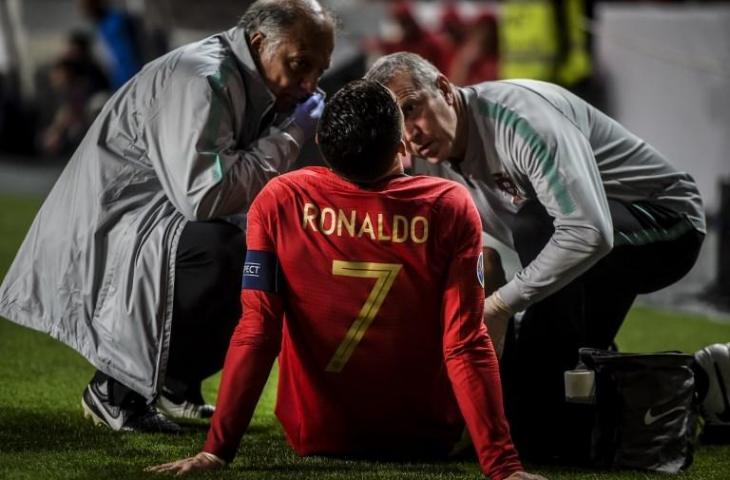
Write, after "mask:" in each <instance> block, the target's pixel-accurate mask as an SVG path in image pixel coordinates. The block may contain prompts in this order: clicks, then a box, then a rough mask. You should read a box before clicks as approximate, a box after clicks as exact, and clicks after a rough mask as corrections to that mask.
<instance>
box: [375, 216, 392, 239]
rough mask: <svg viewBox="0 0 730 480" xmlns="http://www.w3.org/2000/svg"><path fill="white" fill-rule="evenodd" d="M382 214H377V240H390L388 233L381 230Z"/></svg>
mask: <svg viewBox="0 0 730 480" xmlns="http://www.w3.org/2000/svg"><path fill="white" fill-rule="evenodd" d="M383 223H385V222H383V214H382V213H379V214H378V240H381V241H382V240H390V235H387V234H386V233H385V232H383Z"/></svg>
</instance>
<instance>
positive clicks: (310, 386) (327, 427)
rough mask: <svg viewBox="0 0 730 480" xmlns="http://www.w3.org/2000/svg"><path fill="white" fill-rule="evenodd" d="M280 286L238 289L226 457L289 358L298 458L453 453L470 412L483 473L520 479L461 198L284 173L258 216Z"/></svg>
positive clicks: (405, 180)
mask: <svg viewBox="0 0 730 480" xmlns="http://www.w3.org/2000/svg"><path fill="white" fill-rule="evenodd" d="M247 247H248V251H249V255H247V262H246V268H245V269H251V268H256V269H258V268H260V265H259V264H258V263H251V262H249V258H250V257H251V254H252V252H271V253H273V254H274V255H275V257H276V259H277V262H278V265H279V268H280V270H281V274H282V276H283V278H284V281H283V282H281V283H282V285H280V287H279V291H278V293H273V292H267V291H263V290H255V289H243V290H242V301H243V312H244V313H243V316H242V318H241V321H240V322H239V325H238V326H237V328H236V330H235V332H234V334H233V337H232V340H231V344H230V347H229V350H228V354H227V357H226V361H225V365H224V369H223V377H222V380H221V387H220V393H219V398H218V406H217V409H216V413H215V415H214V417H213V420H212V423H211V428H210V431H209V433H208V440H207V442H206V444H205V447H204V450H205V451H207V452H210V453H213V454H215V455H218V456H219V457H221V458H223V459H226V460H231V459H232V458H233V456H234V455H235V452H236V450H237V447H238V443H239V441H240V439H241V436H242V435H243V432H244V430H245V428H246V427H247V426H248V423H249V421H250V418H251V416H252V414H253V411H254V408H255V405H256V403H257V401H258V398H259V395H260V393H261V390H262V389H263V386H264V384H265V383H266V379H267V377H268V374H269V372H270V369H271V365H272V363H273V361H274V359H275V357H276V355H277V354H278V355H279V386H278V395H277V405H276V414H277V416H278V418H279V420H280V421H281V423H282V425H283V427H284V432H285V434H286V437H287V440H288V442H289V443H290V444H291V446H292V447H293V448H294V450H295V451H296V452H297V453H299V454H300V455H308V454H358V453H395V452H403V453H406V452H409V453H415V452H421V453H423V452H429V453H434V454H438V453H442V454H443V453H447V452H448V451H449V450H450V449H451V447H452V446H453V445H454V443H455V442H456V441H457V440H458V438H459V436H460V434H461V432H462V430H463V420H462V418H464V419H466V423H467V426H468V428H469V431H470V433H471V436H472V439H473V442H474V445H475V446H476V449H477V453H478V456H479V461H480V464H481V466H482V469H483V471H484V472H485V473H486V474H488V475H490V476H491V477H492V478H493V479H495V480H499V479H501V478H504V477H506V476H508V475H509V474H511V473H513V472H515V471H517V470H521V469H522V467H521V465H520V462H519V459H518V456H517V453H516V451H515V449H514V447H513V445H512V441H511V439H510V435H509V428H508V426H507V423H506V420H505V417H504V411H503V406H502V393H501V386H500V381H499V373H498V364H497V358H496V356H495V354H494V350H493V348H492V344H491V341H490V340H489V338H488V336H487V332H486V329H485V327H484V325H483V323H482V309H483V300H484V290H483V287H482V285H481V284H480V281H481V280H480V279H479V278H478V277H479V268H480V265H479V264H480V254H481V225H480V221H479V216H478V214H477V211H476V208H475V206H474V204H473V202H472V200H471V199H470V198H469V195H468V193H467V192H466V190H465V189H464V188H463V187H461V186H459V185H457V184H456V183H453V182H450V181H446V180H441V179H436V178H428V177H406V176H402V177H394V178H391V179H388V180H386V181H384V182H381V183H380V184H379V185H377V186H375V187H373V188H367V189H365V188H361V187H358V186H356V185H355V184H352V183H350V182H348V181H346V180H344V179H342V178H340V177H339V176H337V175H336V174H334V173H332V172H331V171H329V170H328V169H326V168H321V167H314V168H306V169H302V170H298V171H296V172H292V173H289V174H286V175H282V176H280V177H278V178H277V179H275V180H272V181H271V182H269V184H268V185H267V186H266V187H265V188H264V189H263V190H262V192H261V193H260V194H259V195H258V197H257V198H256V200H255V201H254V202H253V205H252V206H251V209H250V211H249V214H248V231H247Z"/></svg>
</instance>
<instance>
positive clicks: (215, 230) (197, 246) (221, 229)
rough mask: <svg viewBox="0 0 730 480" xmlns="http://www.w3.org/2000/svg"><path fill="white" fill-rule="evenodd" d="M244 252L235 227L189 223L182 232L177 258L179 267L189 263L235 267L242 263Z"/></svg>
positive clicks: (244, 246)
mask: <svg viewBox="0 0 730 480" xmlns="http://www.w3.org/2000/svg"><path fill="white" fill-rule="evenodd" d="M245 249H246V244H245V237H244V233H243V231H241V229H240V228H238V227H237V226H235V225H232V224H230V223H227V222H223V221H215V222H190V223H188V224H187V225H186V226H185V230H184V231H183V235H182V239H181V241H180V248H179V251H178V258H179V260H182V262H183V263H184V262H185V261H186V260H188V259H190V260H192V261H194V262H195V263H200V262H204V263H207V264H210V265H215V266H220V267H226V266H236V265H238V264H242V263H243V255H244V252H245Z"/></svg>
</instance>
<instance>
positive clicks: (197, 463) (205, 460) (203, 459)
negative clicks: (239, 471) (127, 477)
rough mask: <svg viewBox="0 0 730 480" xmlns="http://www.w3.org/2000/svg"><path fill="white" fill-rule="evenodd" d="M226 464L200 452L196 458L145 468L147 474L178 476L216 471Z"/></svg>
mask: <svg viewBox="0 0 730 480" xmlns="http://www.w3.org/2000/svg"><path fill="white" fill-rule="evenodd" d="M225 465H226V462H225V461H223V460H222V459H220V458H218V457H217V456H215V455H213V454H212V453H208V452H200V453H199V454H197V455H195V456H194V457H188V458H183V459H182V460H178V461H176V462H170V463H163V464H162V465H155V466H152V467H147V468H145V472H153V473H169V474H175V475H176V476H180V475H185V474H187V473H190V472H198V471H201V470H215V469H218V468H223V467H224V466H225Z"/></svg>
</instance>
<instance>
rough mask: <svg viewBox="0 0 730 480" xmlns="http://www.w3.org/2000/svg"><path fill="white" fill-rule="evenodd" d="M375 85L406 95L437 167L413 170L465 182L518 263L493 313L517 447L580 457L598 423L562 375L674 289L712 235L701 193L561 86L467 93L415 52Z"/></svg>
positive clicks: (389, 59)
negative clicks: (649, 297)
mask: <svg viewBox="0 0 730 480" xmlns="http://www.w3.org/2000/svg"><path fill="white" fill-rule="evenodd" d="M367 77H368V78H369V79H371V80H377V81H379V82H381V83H383V84H385V85H386V86H388V87H389V88H390V89H391V90H392V91H393V93H394V94H395V96H396V97H397V98H398V103H399V105H400V106H401V109H402V110H403V116H404V119H405V132H406V133H405V136H406V139H407V140H408V143H409V148H410V151H411V153H412V154H413V155H414V156H417V157H420V158H421V159H425V160H426V162H423V161H417V162H416V163H415V165H416V171H417V172H424V173H429V174H431V175H439V176H443V177H446V178H450V179H452V180H456V181H458V182H461V183H462V184H464V185H465V186H466V187H467V189H468V190H469V192H470V193H471V195H472V197H473V198H474V201H475V203H476V205H477V208H478V210H479V214H480V215H481V217H482V225H483V228H484V229H485V230H486V232H487V233H490V234H491V235H492V236H493V237H495V238H497V239H498V240H500V241H502V242H503V243H504V244H505V245H508V246H510V247H512V248H513V249H514V250H515V251H516V252H517V254H518V256H519V258H520V262H521V263H522V267H523V268H522V270H520V271H519V272H517V274H516V275H515V276H514V277H513V278H512V279H510V280H509V281H508V282H504V279H501V280H502V282H501V283H502V285H499V283H500V282H499V280H500V279H497V278H490V277H489V276H488V275H487V278H486V279H485V286H486V287H488V288H489V289H490V291H489V292H487V294H488V296H487V299H486V301H485V304H484V310H485V312H484V313H485V320H486V322H487V324H488V327H489V332H490V335H491V337H492V340H493V342H494V344H495V346H496V348H497V350H498V351H500V350H501V346H502V345H504V354H503V355H502V358H501V362H500V363H501V372H502V381H503V387H504V396H505V409H506V411H507V415H508V418H509V420H510V423H511V428H512V434H513V438H514V440H515V444H516V445H517V448H518V449H519V451H520V453H521V455H523V456H524V457H526V458H528V459H531V460H535V459H537V460H544V459H554V458H556V457H558V458H561V459H565V460H571V459H573V458H575V457H580V456H581V455H582V453H583V449H585V448H586V447H587V442H585V441H584V439H585V438H586V437H585V435H583V434H581V431H580V430H579V429H581V428H585V427H589V426H590V423H589V422H587V421H581V420H582V417H581V416H580V412H581V411H582V410H580V409H576V408H575V406H574V405H570V404H567V403H566V402H565V400H564V393H563V372H564V371H565V370H570V369H572V368H573V367H574V366H575V364H576V363H577V361H578V349H579V348H580V347H594V348H608V347H609V346H610V345H611V343H612V342H613V339H614V337H615V335H616V333H617V332H618V330H619V327H620V326H621V323H622V322H623V320H624V317H625V316H626V313H627V312H628V310H629V308H630V307H631V305H632V303H633V302H634V299H635V298H636V296H637V294H639V293H647V292H652V291H655V290H658V289H660V288H664V287H665V286H667V285H670V284H672V283H674V282H676V281H677V280H678V279H680V278H681V277H682V276H684V275H685V274H686V273H687V272H688V271H689V269H690V268H691V267H692V265H693V264H694V263H695V260H696V259H697V255H698V253H699V249H700V246H701V244H702V241H703V239H704V236H705V214H704V210H703V207H702V200H701V198H700V195H699V192H698V190H697V185H696V184H695V182H694V180H693V179H692V177H691V176H690V175H689V174H687V173H685V172H682V171H679V170H678V169H676V168H675V167H673V166H672V165H671V164H670V163H669V162H668V161H667V160H666V159H665V158H664V156H662V155H661V154H660V153H659V152H658V151H657V150H656V149H654V148H653V147H651V146H650V145H649V144H647V143H646V142H644V141H643V140H641V139H640V138H639V137H637V136H636V135H634V134H633V133H631V132H630V131H628V130H627V129H626V128H624V127H623V126H622V125H620V124H619V123H618V122H616V121H615V120H613V119H611V118H610V117H608V116H607V115H605V114H603V113H602V112H600V111H599V110H597V109H596V108H594V107H593V106H591V105H589V104H587V103H586V102H584V101H583V100H581V99H580V98H578V97H576V96H575V95H573V94H571V93H570V92H568V91H567V90H565V89H563V88H560V87H559V86H557V85H553V84H550V83H545V82H538V81H530V80H507V81H499V82H484V83H481V84H478V85H473V86H469V87H465V88H459V87H456V86H455V85H453V84H452V83H451V82H449V80H448V79H447V78H446V77H444V76H443V75H442V74H441V73H440V72H439V71H438V70H437V69H436V68H435V67H434V66H433V65H431V64H430V63H428V62H427V61H425V60H424V59H422V58H421V57H419V56H417V55H414V54H409V53H395V54H392V55H389V56H386V57H383V58H381V59H380V60H378V61H377V62H376V63H375V64H374V65H373V66H372V68H371V69H370V71H369V72H368V74H367ZM495 253H496V252H495ZM490 258H492V259H493V261H489V259H490ZM496 258H497V257H496V256H495V255H494V254H492V255H485V262H484V263H485V265H484V269H485V271H486V272H495V273H497V274H498V273H499V272H500V271H501V265H499V264H498V261H497V260H496ZM502 275H503V273H502ZM520 311H524V315H523V316H522V319H521V322H520V323H519V324H516V323H515V322H514V321H512V320H511V318H512V316H513V314H514V313H516V312H520Z"/></svg>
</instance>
